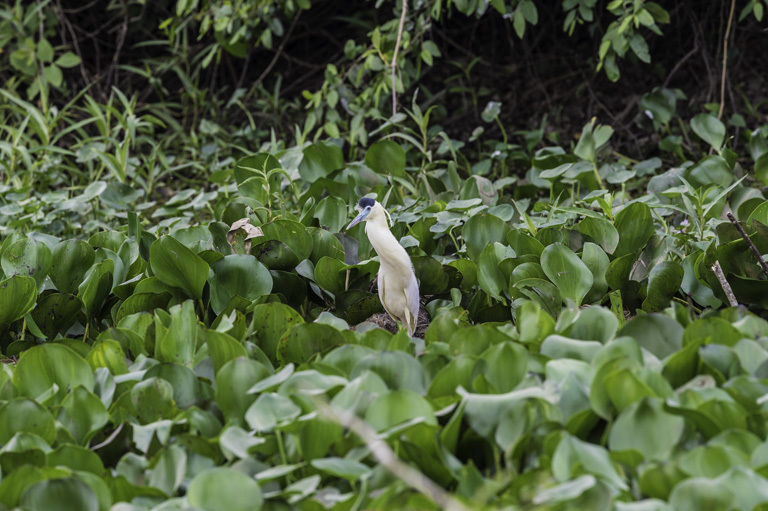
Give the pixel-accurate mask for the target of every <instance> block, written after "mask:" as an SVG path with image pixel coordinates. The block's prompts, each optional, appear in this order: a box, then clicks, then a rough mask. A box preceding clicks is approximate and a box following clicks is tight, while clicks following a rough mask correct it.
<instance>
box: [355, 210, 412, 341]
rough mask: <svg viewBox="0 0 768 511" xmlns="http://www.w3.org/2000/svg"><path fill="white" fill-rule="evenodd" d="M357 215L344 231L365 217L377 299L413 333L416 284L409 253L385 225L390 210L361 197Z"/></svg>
mask: <svg viewBox="0 0 768 511" xmlns="http://www.w3.org/2000/svg"><path fill="white" fill-rule="evenodd" d="M356 209H357V210H358V211H360V214H359V215H357V217H355V219H354V220H352V223H350V224H349V226H348V227H347V230H349V229H350V228H351V227H354V226H355V225H357V224H358V223H360V222H362V221H363V220H365V222H366V223H365V233H366V234H367V235H368V239H369V240H370V242H371V245H373V249H374V250H375V251H376V253H377V254H378V255H379V261H380V263H381V264H380V267H379V281H378V282H379V299H380V300H381V304H382V305H383V306H384V309H385V310H386V311H387V313H388V314H389V315H390V316H392V319H394V320H395V321H397V320H400V322H402V323H403V325H405V327H406V328H407V329H408V334H409V335H413V332H414V331H415V330H416V323H417V321H418V319H419V283H418V282H417V281H416V275H415V274H414V273H413V264H412V263H411V258H410V257H408V253H407V252H406V251H405V249H404V248H403V247H402V246H401V245H400V243H399V242H398V241H397V239H396V238H395V237H394V236H393V235H392V232H391V231H390V230H389V226H388V225H387V217H389V213H388V212H387V210H386V209H384V207H383V206H382V205H381V204H379V203H378V202H377V201H375V200H373V199H371V198H368V197H363V198H362V199H360V202H358V203H357V207H356Z"/></svg>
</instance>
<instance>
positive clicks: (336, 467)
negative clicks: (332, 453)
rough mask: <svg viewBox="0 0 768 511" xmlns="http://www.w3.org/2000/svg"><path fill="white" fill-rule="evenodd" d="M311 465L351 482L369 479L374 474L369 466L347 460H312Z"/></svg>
mask: <svg viewBox="0 0 768 511" xmlns="http://www.w3.org/2000/svg"><path fill="white" fill-rule="evenodd" d="M310 464H311V465H312V466H313V467H315V468H316V469H318V470H320V471H322V472H325V473H327V474H330V475H332V476H335V477H341V478H342V479H347V480H349V481H356V480H358V479H361V478H364V477H366V478H367V477H369V476H370V475H371V473H372V472H371V469H370V468H369V467H368V466H367V465H364V464H362V463H360V462H359V461H355V460H350V459H346V458H322V459H317V460H312V462H311V463H310Z"/></svg>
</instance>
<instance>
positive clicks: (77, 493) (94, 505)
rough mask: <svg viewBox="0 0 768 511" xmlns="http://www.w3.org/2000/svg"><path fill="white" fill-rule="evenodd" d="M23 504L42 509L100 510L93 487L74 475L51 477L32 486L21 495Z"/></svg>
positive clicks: (68, 510) (64, 510) (65, 510)
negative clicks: (59, 477)
mask: <svg viewBox="0 0 768 511" xmlns="http://www.w3.org/2000/svg"><path fill="white" fill-rule="evenodd" d="M21 505H22V506H24V507H25V508H26V509H39V510H41V511H42V510H49V509H51V510H52V509H57V510H61V511H99V501H98V498H97V497H96V494H95V493H94V491H93V490H92V489H91V487H90V486H88V485H87V484H86V483H84V482H83V481H80V480H78V479H75V478H73V477H67V478H62V479H50V480H47V481H41V482H39V483H37V484H35V485H33V486H30V487H29V488H28V489H27V491H25V492H24V495H23V496H22V497H21Z"/></svg>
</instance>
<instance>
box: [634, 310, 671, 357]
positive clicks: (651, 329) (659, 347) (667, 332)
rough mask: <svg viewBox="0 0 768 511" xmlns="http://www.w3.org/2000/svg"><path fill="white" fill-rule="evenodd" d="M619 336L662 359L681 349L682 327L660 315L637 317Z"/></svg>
mask: <svg viewBox="0 0 768 511" xmlns="http://www.w3.org/2000/svg"><path fill="white" fill-rule="evenodd" d="M619 335H628V336H630V337H632V338H633V339H635V340H636V341H637V343H638V344H639V345H640V346H641V347H643V348H645V349H647V350H648V351H650V352H651V353H653V354H654V355H656V356H657V357H658V358H660V359H663V358H666V357H667V356H669V355H671V354H673V353H674V352H676V351H677V350H679V349H680V348H681V347H682V342H681V340H682V337H683V327H682V326H680V324H679V323H678V322H677V321H675V320H673V319H672V318H670V317H669V316H664V315H662V314H647V315H644V316H637V317H635V318H633V319H632V320H631V321H629V322H628V323H627V324H626V325H624V328H622V329H621V332H619Z"/></svg>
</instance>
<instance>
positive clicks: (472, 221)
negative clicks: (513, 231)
mask: <svg viewBox="0 0 768 511" xmlns="http://www.w3.org/2000/svg"><path fill="white" fill-rule="evenodd" d="M507 233H509V227H508V226H507V224H506V223H505V222H504V221H503V220H502V219H500V218H499V217H497V216H494V215H488V214H485V215H474V216H471V217H470V218H469V219H468V220H467V221H466V222H465V223H464V227H463V228H462V230H461V235H462V237H463V238H464V241H465V242H466V243H467V254H468V255H469V258H470V259H471V260H473V261H477V260H478V259H479V257H480V253H481V252H483V251H484V250H485V249H486V247H488V246H489V245H493V244H494V243H502V244H503V243H505V242H506V240H507Z"/></svg>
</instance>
